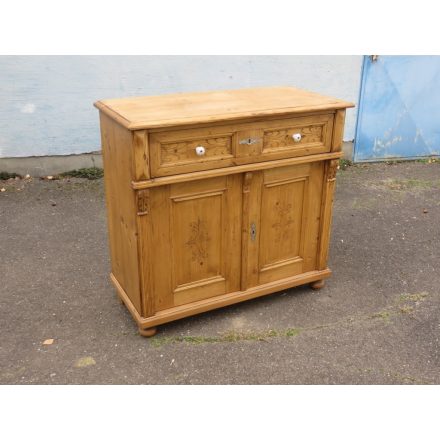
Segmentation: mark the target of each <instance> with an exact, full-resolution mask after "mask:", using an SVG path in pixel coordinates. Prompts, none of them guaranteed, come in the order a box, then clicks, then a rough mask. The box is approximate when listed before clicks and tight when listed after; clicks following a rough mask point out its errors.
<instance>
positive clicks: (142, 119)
mask: <svg viewBox="0 0 440 440" xmlns="http://www.w3.org/2000/svg"><path fill="white" fill-rule="evenodd" d="M95 107H97V108H98V109H99V110H101V111H103V112H104V113H106V114H107V115H108V116H110V117H111V118H113V119H115V120H117V121H118V122H119V123H121V124H122V125H123V126H125V127H127V128H128V129H130V130H138V129H145V128H160V127H171V126H178V125H188V124H203V123H209V122H218V121H232V120H236V119H243V118H252V117H262V116H270V115H283V114H294V113H307V112H313V111H323V110H336V109H342V108H348V107H354V104H352V103H351V102H347V101H343V100H340V99H336V98H331V97H328V96H323V95H319V94H317V93H312V92H308V91H305V90H300V89H296V88H293V87H264V88H253V89H239V90H221V91H215V92H197V93H177V94H172V95H161V96H142V97H131V98H120V99H105V100H101V101H98V102H96V103H95Z"/></svg>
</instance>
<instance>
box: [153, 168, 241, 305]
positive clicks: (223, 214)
mask: <svg viewBox="0 0 440 440" xmlns="http://www.w3.org/2000/svg"><path fill="white" fill-rule="evenodd" d="M241 182H242V176H241V175H239V174H237V175H232V176H225V177H214V178H208V179H204V180H197V181H192V182H185V183H176V184H171V185H166V186H161V187H157V188H152V189H151V193H150V197H151V198H150V201H151V205H150V215H149V220H150V227H149V228H148V233H149V234H150V237H149V238H148V242H149V247H150V252H149V254H150V261H149V264H151V272H150V274H151V277H152V280H151V281H152V282H151V284H150V285H151V289H152V292H151V293H152V296H153V298H154V307H155V310H157V311H159V310H164V309H167V308H170V307H175V306H179V305H183V304H188V303H191V302H194V301H199V300H203V299H206V298H210V297H214V296H217V295H222V294H225V293H229V292H235V291H238V290H240V271H241V221H242V218H241V216H242V212H241V211H242V183H241ZM151 293H150V294H151Z"/></svg>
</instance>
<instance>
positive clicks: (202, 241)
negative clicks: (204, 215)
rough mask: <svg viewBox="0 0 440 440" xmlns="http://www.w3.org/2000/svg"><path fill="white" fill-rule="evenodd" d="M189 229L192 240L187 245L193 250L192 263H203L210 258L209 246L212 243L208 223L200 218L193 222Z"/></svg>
mask: <svg viewBox="0 0 440 440" xmlns="http://www.w3.org/2000/svg"><path fill="white" fill-rule="evenodd" d="M189 227H190V230H191V233H190V239H189V240H188V241H187V242H186V243H185V244H186V245H187V246H188V247H189V248H190V249H191V254H192V261H198V262H199V263H203V261H204V260H206V259H207V258H208V251H207V245H208V243H209V241H210V238H209V233H208V228H207V225H206V222H204V221H202V220H200V218H198V219H197V221H196V222H191V223H190V224H189Z"/></svg>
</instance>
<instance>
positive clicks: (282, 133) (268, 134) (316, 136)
mask: <svg viewBox="0 0 440 440" xmlns="http://www.w3.org/2000/svg"><path fill="white" fill-rule="evenodd" d="M295 122H296V121H295ZM295 122H293V123H292V124H289V125H288V126H287V127H285V128H276V129H269V130H265V131H264V136H263V153H270V152H276V151H280V150H286V149H287V150H292V149H298V148H310V149H311V148H316V147H318V148H319V147H325V146H326V136H325V135H326V131H327V130H326V129H327V123H326V121H324V122H319V123H318V122H316V121H313V122H311V123H310V125H305V124H304V123H303V124H301V123H299V124H298V125H295ZM298 135H299V136H300V139H299V140H298V141H295V140H294V136H298ZM327 147H330V145H327Z"/></svg>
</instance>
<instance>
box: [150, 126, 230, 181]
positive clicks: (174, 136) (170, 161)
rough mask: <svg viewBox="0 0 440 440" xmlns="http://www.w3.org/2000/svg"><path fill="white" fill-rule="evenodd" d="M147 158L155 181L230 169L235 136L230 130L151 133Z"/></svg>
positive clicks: (223, 128) (207, 129)
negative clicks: (195, 172) (159, 178)
mask: <svg viewBox="0 0 440 440" xmlns="http://www.w3.org/2000/svg"><path fill="white" fill-rule="evenodd" d="M197 147H202V148H203V149H204V150H203V152H202V154H201V155H198V154H197V151H196V150H197ZM150 158H151V174H152V176H154V177H158V176H169V175H172V174H180V173H189V172H192V171H201V170H210V169H213V168H222V167H227V166H230V165H233V159H234V133H233V131H231V129H230V127H226V128H225V127H215V128H204V129H190V130H177V131H170V132H158V133H152V134H150Z"/></svg>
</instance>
